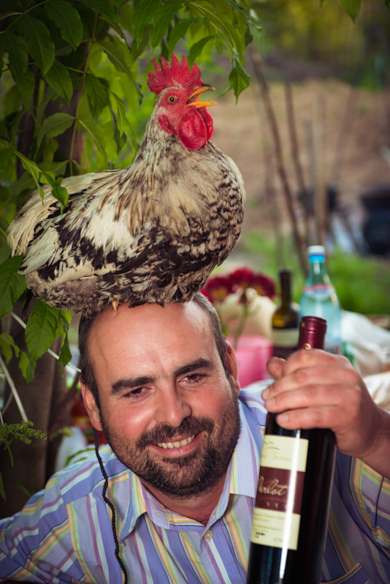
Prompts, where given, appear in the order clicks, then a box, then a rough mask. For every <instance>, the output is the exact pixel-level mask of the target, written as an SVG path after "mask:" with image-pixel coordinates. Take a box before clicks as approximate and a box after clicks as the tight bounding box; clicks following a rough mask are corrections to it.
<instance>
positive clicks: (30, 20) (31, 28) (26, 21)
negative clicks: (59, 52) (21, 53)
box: [18, 14, 55, 73]
mask: <svg viewBox="0 0 390 584" xmlns="http://www.w3.org/2000/svg"><path fill="white" fill-rule="evenodd" d="M18 26H19V27H20V28H21V30H22V31H23V33H24V38H25V39H26V43H27V48H28V52H29V53H30V54H31V56H32V57H33V59H34V60H35V62H36V64H37V65H38V67H39V68H40V69H41V70H42V73H47V71H48V70H49V69H50V67H51V66H52V65H53V62H54V58H55V45H54V43H53V41H52V40H51V37H50V33H49V31H48V30H47V28H46V26H45V25H44V24H43V22H41V21H40V20H38V19H37V18H34V17H33V16H30V15H29V14H24V15H23V16H22V17H21V19H20V20H19V21H18Z"/></svg>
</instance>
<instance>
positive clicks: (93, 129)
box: [79, 119, 107, 161]
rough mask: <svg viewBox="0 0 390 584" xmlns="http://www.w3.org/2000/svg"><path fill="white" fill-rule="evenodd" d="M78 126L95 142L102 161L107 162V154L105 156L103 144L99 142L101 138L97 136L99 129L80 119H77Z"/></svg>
mask: <svg viewBox="0 0 390 584" xmlns="http://www.w3.org/2000/svg"><path fill="white" fill-rule="evenodd" d="M79 124H80V125H81V126H82V127H83V128H84V129H85V130H86V131H87V132H88V134H89V135H90V136H91V137H92V139H93V141H94V142H95V144H96V146H97V147H98V149H99V151H100V153H101V154H102V156H103V157H104V159H105V160H106V161H107V154H106V151H105V149H104V142H103V141H102V140H101V137H100V136H99V127H98V126H96V125H95V124H93V123H91V122H89V121H87V120H82V119H79Z"/></svg>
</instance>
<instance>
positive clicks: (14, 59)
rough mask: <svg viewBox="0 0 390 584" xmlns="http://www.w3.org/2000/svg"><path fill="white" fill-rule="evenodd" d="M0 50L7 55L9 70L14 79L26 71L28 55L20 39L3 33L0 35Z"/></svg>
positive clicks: (10, 33)
mask: <svg viewBox="0 0 390 584" xmlns="http://www.w3.org/2000/svg"><path fill="white" fill-rule="evenodd" d="M0 39H1V43H0V44H1V48H2V49H3V51H5V52H6V53H8V59H9V68H10V70H11V73H12V76H13V78H14V79H16V77H20V76H21V75H23V73H24V72H25V71H26V69H27V63H28V53H27V48H26V43H25V42H24V40H23V39H22V37H20V36H17V35H16V34H13V33H12V32H5V33H4V34H2V35H1V37H0Z"/></svg>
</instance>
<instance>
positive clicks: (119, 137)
mask: <svg viewBox="0 0 390 584" xmlns="http://www.w3.org/2000/svg"><path fill="white" fill-rule="evenodd" d="M111 119H112V125H113V127H114V140H115V142H116V147H117V154H119V152H120V151H121V150H122V148H123V146H124V145H125V144H126V142H127V138H126V134H125V133H124V132H120V131H119V128H118V122H117V116H116V113H115V112H114V110H111Z"/></svg>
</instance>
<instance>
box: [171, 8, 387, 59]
mask: <svg viewBox="0 0 390 584" xmlns="http://www.w3.org/2000/svg"><path fill="white" fill-rule="evenodd" d="M389 1H390V0H389ZM200 20H201V19H200V18H182V19H181V20H180V22H179V23H178V24H177V25H176V26H175V28H174V29H173V30H172V32H171V34H170V36H169V41H168V50H169V54H171V53H172V52H173V50H174V48H175V47H176V45H177V43H178V41H179V39H184V37H185V36H186V34H187V30H188V29H189V27H190V26H191V24H196V23H197V22H199V21H200Z"/></svg>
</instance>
